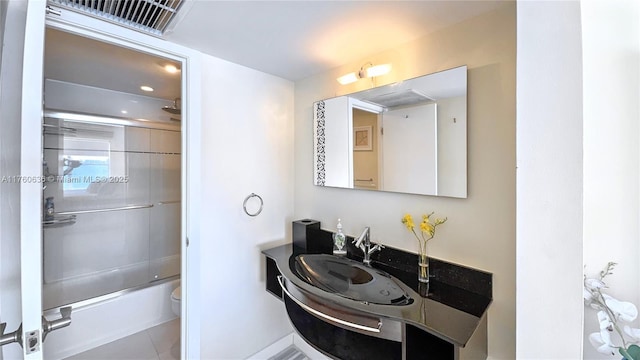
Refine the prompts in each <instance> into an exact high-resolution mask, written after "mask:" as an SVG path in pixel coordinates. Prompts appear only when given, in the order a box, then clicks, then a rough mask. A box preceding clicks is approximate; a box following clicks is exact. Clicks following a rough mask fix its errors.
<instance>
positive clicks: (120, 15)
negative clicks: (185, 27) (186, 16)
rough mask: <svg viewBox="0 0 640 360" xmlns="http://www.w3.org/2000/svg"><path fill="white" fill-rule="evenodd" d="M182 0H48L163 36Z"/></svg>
mask: <svg viewBox="0 0 640 360" xmlns="http://www.w3.org/2000/svg"><path fill="white" fill-rule="evenodd" d="M182 3H183V0H49V4H50V5H54V6H60V7H62V8H64V9H68V10H72V11H76V12H79V13H82V14H85V15H89V16H93V17H96V18H99V19H102V20H106V21H109V22H112V23H116V24H118V25H122V26H125V27H128V28H131V29H134V30H138V31H142V32H145V33H148V34H152V35H156V36H161V35H162V34H163V33H164V31H165V29H166V28H167V25H169V23H170V22H171V19H173V17H174V16H175V15H176V13H177V11H178V9H179V8H180V5H182Z"/></svg>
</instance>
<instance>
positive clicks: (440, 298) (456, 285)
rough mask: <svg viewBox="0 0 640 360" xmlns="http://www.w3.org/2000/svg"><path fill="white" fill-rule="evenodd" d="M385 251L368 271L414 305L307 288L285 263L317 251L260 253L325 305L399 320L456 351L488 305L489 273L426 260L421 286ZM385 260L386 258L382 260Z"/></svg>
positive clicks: (280, 248)
mask: <svg viewBox="0 0 640 360" xmlns="http://www.w3.org/2000/svg"><path fill="white" fill-rule="evenodd" d="M348 243H349V242H348ZM294 250H295V251H294ZM385 250H386V249H385ZM389 251H394V250H393V249H391V250H388V251H386V252H385V251H383V252H382V253H381V254H380V253H379V254H378V255H377V256H376V258H374V259H373V260H374V261H372V267H374V268H377V269H380V270H383V271H385V272H387V273H389V274H390V275H392V276H393V277H395V278H396V279H397V280H399V285H401V286H402V287H403V289H404V290H405V291H406V292H407V294H409V296H410V297H411V298H412V299H413V300H414V301H413V302H412V303H411V304H408V305H378V304H371V303H362V302H358V301H354V300H350V299H347V298H344V297H341V296H339V295H336V294H332V293H329V292H325V291H323V290H321V289H319V288H316V287H315V286H313V285H310V284H308V283H307V282H305V281H304V280H302V279H300V278H299V277H298V276H296V275H295V273H294V271H295V270H293V269H291V267H290V260H291V258H292V257H294V256H296V255H299V254H301V253H318V252H317V251H309V250H304V251H300V250H299V249H298V248H294V246H293V245H292V244H287V245H281V246H278V247H275V248H271V249H268V250H264V251H263V252H262V253H263V254H265V256H267V257H269V258H271V259H273V260H275V262H276V264H277V266H278V270H279V271H280V273H281V274H282V275H283V276H284V277H285V278H286V279H287V280H288V281H290V282H292V283H293V284H294V285H295V286H297V287H299V288H301V289H303V290H304V291H307V292H310V293H312V294H314V295H316V296H319V297H321V298H323V299H325V300H326V301H327V302H328V303H335V304H337V305H340V306H343V307H346V308H350V309H353V310H357V311H362V312H365V313H370V314H374V315H376V316H383V317H387V318H392V319H396V320H400V321H403V322H405V323H409V324H412V325H414V326H416V327H418V328H420V329H423V330H424V331H427V332H429V333H431V334H433V335H436V336H438V337H440V338H442V339H444V340H446V341H448V342H450V343H453V344H454V345H456V346H462V347H464V346H465V345H466V344H467V342H468V341H469V339H470V338H471V336H472V335H473V333H474V331H475V330H476V329H477V327H478V326H479V325H480V323H481V321H482V320H483V318H484V317H485V316H486V312H487V309H488V308H489V305H490V304H491V301H492V297H491V274H488V273H484V272H481V271H477V270H474V269H468V268H465V267H460V266H458V265H454V264H450V263H447V262H443V261H439V260H437V259H431V268H432V273H434V274H435V276H434V277H432V278H431V279H430V282H429V284H428V285H427V284H423V283H419V282H418V281H417V276H416V271H412V269H411V267H410V266H403V265H402V263H403V261H400V263H399V264H398V263H397V262H398V261H395V263H394V260H393V259H392V258H395V257H392V256H390V255H389V254H390V253H389ZM393 255H396V254H395V253H394V254H393ZM349 257H351V258H353V259H355V260H359V259H358V256H357V255H355V252H350V253H349ZM385 257H386V258H388V259H384V258H385ZM360 259H361V258H360ZM414 263H417V261H414ZM469 274H471V275H470V276H469Z"/></svg>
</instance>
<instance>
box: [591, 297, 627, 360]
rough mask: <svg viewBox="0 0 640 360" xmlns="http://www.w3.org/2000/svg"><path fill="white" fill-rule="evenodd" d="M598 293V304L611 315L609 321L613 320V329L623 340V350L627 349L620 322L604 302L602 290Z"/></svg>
mask: <svg viewBox="0 0 640 360" xmlns="http://www.w3.org/2000/svg"><path fill="white" fill-rule="evenodd" d="M596 291H597V292H598V296H599V298H598V303H599V304H600V305H601V306H602V307H603V308H604V310H605V311H606V312H607V315H609V319H611V323H612V324H613V328H614V329H615V330H616V332H617V333H618V335H620V339H622V346H623V348H625V349H626V348H627V341H626V340H625V337H624V333H623V332H622V330H620V328H619V327H618V322H617V319H616V316H615V314H614V313H613V311H611V309H609V307H608V306H607V303H606V301H605V300H604V296H602V292H600V289H597V290H596ZM625 357H626V356H625Z"/></svg>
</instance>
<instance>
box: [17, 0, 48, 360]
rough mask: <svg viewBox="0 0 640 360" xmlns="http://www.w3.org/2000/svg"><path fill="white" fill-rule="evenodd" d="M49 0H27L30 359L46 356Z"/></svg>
mask: <svg viewBox="0 0 640 360" xmlns="http://www.w3.org/2000/svg"><path fill="white" fill-rule="evenodd" d="M45 12H46V2H45V1H29V2H28V3H27V19H26V28H25V39H24V40H25V46H24V60H23V77H22V104H21V109H22V118H21V136H20V141H21V145H20V153H21V156H20V175H21V176H22V181H21V183H20V249H21V251H20V267H21V272H20V274H21V279H20V284H21V295H22V300H21V304H22V342H23V352H24V358H25V359H42V358H43V357H44V355H43V352H42V335H43V334H42V328H41V326H42V322H41V318H42V232H41V222H42V203H41V192H42V182H41V181H39V180H40V179H41V177H42V154H41V152H42V137H41V132H42V79H43V74H42V72H43V68H42V64H43V58H44V29H45Z"/></svg>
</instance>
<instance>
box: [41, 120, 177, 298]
mask: <svg viewBox="0 0 640 360" xmlns="http://www.w3.org/2000/svg"><path fill="white" fill-rule="evenodd" d="M156 125H157V126H159V127H160V128H153V126H154V124H151V123H149V122H146V123H137V122H135V121H126V122H122V121H119V120H117V119H109V118H102V117H100V118H97V117H91V116H81V115H75V114H60V113H50V114H49V117H46V118H45V125H44V126H45V127H44V152H43V153H44V164H43V173H44V175H45V178H46V179H47V181H46V188H45V189H44V190H43V201H44V206H45V214H44V217H45V219H44V226H43V227H44V231H43V233H44V236H43V247H44V250H43V251H44V256H43V258H44V260H43V261H44V268H43V274H44V282H43V283H44V285H43V292H44V293H43V307H44V309H51V308H56V307H59V306H63V305H67V304H74V303H78V302H82V301H86V300H89V299H94V298H98V297H101V296H103V295H107V294H114V293H118V292H120V291H123V290H128V289H132V288H136V287H140V286H144V285H148V284H149V283H150V282H152V281H155V280H163V279H166V278H169V277H172V276H175V275H178V274H179V273H180V199H181V196H180V131H179V126H177V127H176V126H175V125H173V126H170V124H166V123H165V124H156ZM48 208H53V210H52V211H50V213H51V215H50V216H49V217H47V216H48V213H47V209H48Z"/></svg>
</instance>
